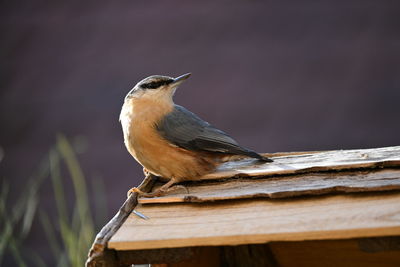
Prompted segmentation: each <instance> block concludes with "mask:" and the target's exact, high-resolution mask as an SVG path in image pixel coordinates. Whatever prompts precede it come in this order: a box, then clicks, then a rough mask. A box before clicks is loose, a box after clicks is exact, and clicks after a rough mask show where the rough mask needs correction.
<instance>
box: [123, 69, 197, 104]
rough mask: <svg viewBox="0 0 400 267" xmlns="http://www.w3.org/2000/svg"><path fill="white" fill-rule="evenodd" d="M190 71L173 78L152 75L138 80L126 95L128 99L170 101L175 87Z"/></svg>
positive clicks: (187, 76)
mask: <svg viewBox="0 0 400 267" xmlns="http://www.w3.org/2000/svg"><path fill="white" fill-rule="evenodd" d="M189 76H190V73H186V74H183V75H181V76H179V77H176V78H173V77H168V76H161V75H153V76H150V77H147V78H145V79H143V80H141V81H140V82H138V83H137V84H136V85H135V87H133V89H132V90H131V91H130V92H129V93H128V94H127V95H126V97H125V101H126V100H129V99H145V98H147V99H152V100H159V101H165V100H167V101H172V96H173V95H174V93H175V90H176V88H178V86H179V85H180V84H181V83H182V82H183V81H184V80H186V79H187V78H189Z"/></svg>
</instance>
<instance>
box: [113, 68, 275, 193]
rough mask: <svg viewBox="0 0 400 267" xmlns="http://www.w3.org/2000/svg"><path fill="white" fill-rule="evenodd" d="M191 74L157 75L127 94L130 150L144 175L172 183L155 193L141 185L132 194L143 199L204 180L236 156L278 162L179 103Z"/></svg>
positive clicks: (124, 120)
mask: <svg viewBox="0 0 400 267" xmlns="http://www.w3.org/2000/svg"><path fill="white" fill-rule="evenodd" d="M190 75H191V73H187V74H183V75H181V76H178V77H176V78H173V77H169V76H163V75H152V76H150V77H147V78H145V79H143V80H141V81H140V82H138V83H137V84H136V85H135V86H134V87H133V89H132V90H130V91H129V92H128V94H127V95H126V97H125V99H124V103H123V105H122V109H121V113H120V122H121V126H122V131H123V137H124V143H125V146H126V148H127V150H128V151H129V153H130V154H131V155H132V156H133V157H134V158H135V159H136V161H137V162H138V163H139V164H141V165H142V166H143V170H144V173H145V175H154V176H156V177H161V178H162V179H164V180H166V181H167V183H165V184H164V185H163V186H161V187H160V188H158V189H157V190H155V191H154V192H151V193H145V192H142V191H141V190H140V189H139V188H137V187H134V188H132V189H131V190H130V191H129V192H136V193H138V195H139V196H141V197H155V196H161V195H163V194H165V193H166V192H167V191H168V189H169V188H170V187H171V186H172V185H174V184H176V183H180V182H183V181H195V180H199V179H201V177H202V176H203V175H205V174H207V173H210V172H212V171H214V170H215V169H216V167H217V166H218V165H220V164H221V163H223V162H225V161H227V160H229V159H230V158H232V157H234V156H245V157H250V158H254V159H256V160H258V161H260V162H272V161H273V160H272V159H270V158H268V157H265V156H262V155H260V154H259V153H256V152H254V151H253V150H250V149H247V148H244V147H242V146H240V145H239V144H238V142H236V141H235V140H234V139H233V138H232V137H230V136H229V135H228V134H227V133H225V132H223V131H222V130H219V129H217V128H215V127H214V126H212V125H211V124H210V123H208V122H206V121H204V120H202V119H201V118H200V117H198V116H197V115H196V114H194V113H192V112H191V111H189V110H187V109H186V108H184V107H182V106H180V105H177V104H175V103H174V101H173V96H174V94H175V91H176V89H177V88H178V87H179V86H180V85H181V84H182V82H184V81H185V80H187V79H188V78H189V77H190ZM129 192H128V194H129Z"/></svg>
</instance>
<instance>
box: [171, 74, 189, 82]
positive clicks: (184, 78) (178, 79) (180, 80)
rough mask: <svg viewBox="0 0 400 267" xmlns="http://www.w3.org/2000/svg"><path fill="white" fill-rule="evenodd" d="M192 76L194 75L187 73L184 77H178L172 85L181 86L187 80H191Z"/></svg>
mask: <svg viewBox="0 0 400 267" xmlns="http://www.w3.org/2000/svg"><path fill="white" fill-rule="evenodd" d="M190 75H192V74H191V73H186V74H183V75H181V76H179V77H176V78H175V79H174V81H173V82H172V84H176V85H179V84H181V83H182V82H183V81H184V80H186V79H187V78H189V77H190Z"/></svg>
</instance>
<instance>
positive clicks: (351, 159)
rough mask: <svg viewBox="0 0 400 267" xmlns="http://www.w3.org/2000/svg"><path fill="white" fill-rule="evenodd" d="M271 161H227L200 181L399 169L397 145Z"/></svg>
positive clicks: (399, 154) (300, 155)
mask: <svg viewBox="0 0 400 267" xmlns="http://www.w3.org/2000/svg"><path fill="white" fill-rule="evenodd" d="M266 155H267V154H266ZM268 155H269V154H268ZM272 158H273V160H274V162H272V163H263V164H262V163H261V164H260V162H258V161H256V160H253V159H243V160H238V161H232V162H227V163H224V164H222V165H221V166H219V168H218V169H217V171H216V172H214V173H210V174H207V175H205V176H203V177H202V178H201V180H207V179H224V178H230V177H237V176H252V177H256V176H271V175H282V174H295V173H305V172H315V171H329V170H346V169H355V168H372V167H377V166H391V167H393V166H400V146H393V147H383V148H372V149H355V150H334V151H322V152H310V153H308V154H307V153H305V152H302V153H294V154H289V155H285V154H283V155H281V156H275V157H274V156H273V157H272Z"/></svg>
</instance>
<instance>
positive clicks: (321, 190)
mask: <svg viewBox="0 0 400 267" xmlns="http://www.w3.org/2000/svg"><path fill="white" fill-rule="evenodd" d="M185 187H186V189H185V188H179V187H178V188H177V189H178V190H175V191H171V192H169V193H168V194H166V195H164V196H160V197H155V198H140V199H139V203H142V204H148V203H172V202H205V201H217V200H229V199H243V198H254V197H268V198H285V197H294V196H303V195H321V194H328V193H332V192H372V191H388V190H399V189H400V168H399V169H384V170H382V169H368V170H361V171H360V170H357V171H344V172H320V173H310V174H306V175H304V174H302V175H289V176H278V177H270V178H258V179H253V178H246V177H245V178H240V179H229V180H223V181H212V182H211V181H209V182H201V183H187V184H186V185H185Z"/></svg>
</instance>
